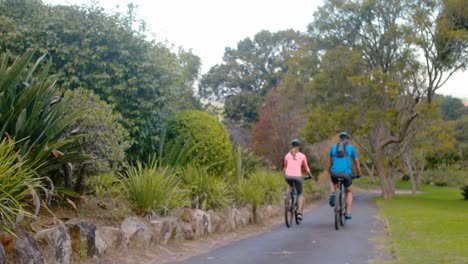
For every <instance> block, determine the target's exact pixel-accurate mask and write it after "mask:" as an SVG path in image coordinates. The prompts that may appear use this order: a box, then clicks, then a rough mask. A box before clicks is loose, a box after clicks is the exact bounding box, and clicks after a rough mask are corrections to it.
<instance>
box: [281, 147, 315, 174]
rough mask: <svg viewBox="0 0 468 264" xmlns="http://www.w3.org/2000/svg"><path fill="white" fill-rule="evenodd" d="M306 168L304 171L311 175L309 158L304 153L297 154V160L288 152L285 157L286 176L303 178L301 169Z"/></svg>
mask: <svg viewBox="0 0 468 264" xmlns="http://www.w3.org/2000/svg"><path fill="white" fill-rule="evenodd" d="M302 166H304V169H305V170H306V172H307V173H308V174H310V169H309V165H307V158H306V156H305V155H304V154H303V153H302V152H297V153H296V158H294V157H293V155H292V154H291V152H288V154H286V156H285V157H284V174H285V175H287V176H297V177H301V176H302V170H301V167H302Z"/></svg>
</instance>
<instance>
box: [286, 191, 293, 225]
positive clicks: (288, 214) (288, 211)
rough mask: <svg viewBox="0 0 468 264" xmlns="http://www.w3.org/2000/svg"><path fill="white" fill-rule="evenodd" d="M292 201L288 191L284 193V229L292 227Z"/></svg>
mask: <svg viewBox="0 0 468 264" xmlns="http://www.w3.org/2000/svg"><path fill="white" fill-rule="evenodd" d="M292 203H293V199H292V196H291V192H290V191H289V190H288V192H287V193H286V197H284V222H285V223H286V227H288V228H289V227H291V226H292V221H293V211H292V209H293V204H292Z"/></svg>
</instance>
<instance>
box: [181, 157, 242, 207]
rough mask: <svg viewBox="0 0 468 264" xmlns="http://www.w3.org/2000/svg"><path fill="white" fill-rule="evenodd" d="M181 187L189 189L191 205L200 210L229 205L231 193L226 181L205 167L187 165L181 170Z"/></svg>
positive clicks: (231, 197)
mask: <svg viewBox="0 0 468 264" xmlns="http://www.w3.org/2000/svg"><path fill="white" fill-rule="evenodd" d="M180 178H181V179H182V183H183V188H184V189H186V190H188V191H189V195H190V199H191V201H192V207H194V208H199V209H202V210H205V211H206V210H208V209H216V208H225V207H228V206H229V205H231V203H232V201H233V196H232V195H233V193H232V192H231V191H230V189H229V184H228V182H227V181H226V180H225V179H223V178H221V177H217V176H215V175H213V174H212V173H210V172H209V170H208V169H207V168H203V167H201V168H200V167H197V166H196V165H193V164H191V165H187V166H186V167H184V168H183V169H182V170H181V176H180Z"/></svg>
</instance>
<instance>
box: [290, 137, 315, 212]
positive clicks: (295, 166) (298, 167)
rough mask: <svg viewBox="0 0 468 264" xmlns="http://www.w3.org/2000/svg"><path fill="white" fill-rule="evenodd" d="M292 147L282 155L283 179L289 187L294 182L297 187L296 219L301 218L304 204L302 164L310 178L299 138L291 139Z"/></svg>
mask: <svg viewBox="0 0 468 264" xmlns="http://www.w3.org/2000/svg"><path fill="white" fill-rule="evenodd" d="M292 146H293V147H292V149H291V150H290V151H289V152H288V153H287V154H286V156H285V157H284V179H285V180H286V182H287V183H288V185H289V188H291V186H292V185H293V183H294V182H296V188H297V207H298V210H297V211H298V213H297V219H299V220H300V221H301V220H302V209H303V206H304V197H303V195H302V166H304V169H305V171H306V172H307V178H312V176H311V175H310V169H309V165H308V164H307V157H306V155H304V153H302V152H301V150H300V146H301V141H300V140H299V139H296V138H295V139H293V140H292Z"/></svg>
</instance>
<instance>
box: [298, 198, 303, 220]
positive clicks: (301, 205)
mask: <svg viewBox="0 0 468 264" xmlns="http://www.w3.org/2000/svg"><path fill="white" fill-rule="evenodd" d="M297 207H298V208H297V212H298V213H299V214H301V216H302V215H303V214H302V212H303V209H304V195H302V194H300V195H298V196H297Z"/></svg>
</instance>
